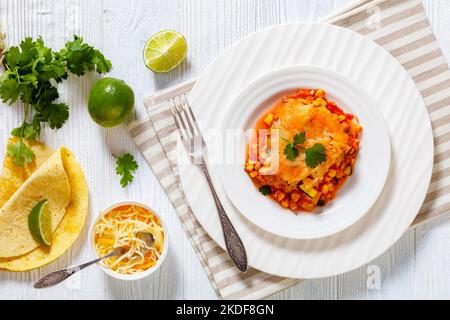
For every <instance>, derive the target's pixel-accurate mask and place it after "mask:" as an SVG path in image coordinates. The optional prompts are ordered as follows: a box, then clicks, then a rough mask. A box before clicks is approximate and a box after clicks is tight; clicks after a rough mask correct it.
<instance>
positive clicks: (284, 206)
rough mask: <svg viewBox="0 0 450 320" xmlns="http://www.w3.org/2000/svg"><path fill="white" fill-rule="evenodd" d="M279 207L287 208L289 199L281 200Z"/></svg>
mask: <svg viewBox="0 0 450 320" xmlns="http://www.w3.org/2000/svg"><path fill="white" fill-rule="evenodd" d="M281 206H282V207H283V208H288V207H289V199H287V198H286V199H283V201H281Z"/></svg>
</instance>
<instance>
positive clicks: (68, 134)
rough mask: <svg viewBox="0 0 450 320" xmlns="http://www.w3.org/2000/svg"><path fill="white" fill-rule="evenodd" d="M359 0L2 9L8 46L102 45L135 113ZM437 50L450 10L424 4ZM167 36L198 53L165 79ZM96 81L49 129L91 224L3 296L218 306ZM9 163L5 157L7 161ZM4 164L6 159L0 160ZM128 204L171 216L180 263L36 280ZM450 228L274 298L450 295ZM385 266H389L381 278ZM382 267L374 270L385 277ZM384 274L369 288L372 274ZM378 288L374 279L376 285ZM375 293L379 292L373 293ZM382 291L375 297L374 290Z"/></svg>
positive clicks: (3, 133)
mask: <svg viewBox="0 0 450 320" xmlns="http://www.w3.org/2000/svg"><path fill="white" fill-rule="evenodd" d="M350 1H351V0H320V1H316V0H315V1H313V0H184V1H181V0H160V1H157V0H150V1H148V0H141V1H132V0H129V1H123V0H115V1H112V0H102V1H99V0H96V1H94V0H92V1H83V0H73V1H72V0H65V1H59V0H39V1H30V0H0V22H1V23H2V25H3V31H4V32H6V33H7V41H8V43H9V44H17V43H19V41H20V40H21V39H23V38H24V37H25V36H28V35H30V36H33V37H37V36H38V35H42V36H43V38H44V41H45V42H46V44H48V45H49V46H51V47H53V48H55V49H59V48H60V47H62V46H63V45H64V42H65V41H66V40H68V39H69V38H70V37H71V36H72V34H78V35H81V36H83V37H84V38H85V40H86V41H87V42H88V43H90V44H93V45H95V46H96V47H98V48H100V49H101V51H102V52H103V53H104V54H105V55H106V56H107V57H108V58H109V59H110V60H111V61H112V63H113V67H114V69H113V71H112V72H111V73H110V75H111V76H113V77H117V78H121V79H123V80H125V81H126V82H128V83H129V84H130V85H131V86H132V87H133V89H134V92H135V94H136V113H137V115H141V114H143V112H144V110H143V106H142V103H141V101H142V96H143V95H145V94H148V93H151V92H153V91H156V90H159V89H163V88H167V87H169V86H171V85H173V84H176V83H179V82H181V81H183V80H187V79H189V78H192V77H194V76H197V75H199V74H200V73H201V72H202V70H203V69H204V68H205V67H206V66H207V65H208V63H210V62H211V60H212V59H213V58H214V57H215V56H217V55H218V54H219V53H220V52H221V51H222V50H223V49H224V48H226V47H227V46H229V45H230V44H232V43H233V42H235V41H237V40H238V39H239V38H241V37H242V36H245V35H247V34H249V33H252V32H254V31H256V30H259V29H262V28H265V27H268V26H271V25H275V24H280V23H285V22H296V21H315V20H317V19H319V18H320V17H323V16H325V15H327V14H329V13H331V12H333V11H334V10H336V9H337V8H339V7H341V6H342V5H345V4H347V3H349V2H350ZM424 5H425V8H426V10H427V13H428V16H429V18H430V20H431V23H432V26H433V28H434V30H435V32H436V35H437V38H438V41H439V43H440V45H441V47H442V49H443V51H444V54H445V55H446V57H447V60H450V14H449V13H450V1H448V0H424ZM162 29H175V30H178V31H180V32H182V33H183V34H184V35H185V36H186V38H187V41H188V44H189V53H188V58H187V60H186V62H185V63H184V64H183V65H182V67H180V68H178V69H176V70H175V71H173V72H171V73H169V74H164V75H155V74H153V73H151V72H150V71H148V70H147V69H146V68H145V66H144V64H143V61H142V49H143V47H144V44H145V41H146V40H147V39H148V37H149V36H150V35H152V34H153V33H155V32H157V31H159V30H162ZM95 80H96V76H95V75H93V74H91V75H89V76H88V77H84V78H82V79H76V78H71V79H70V81H66V82H67V83H66V84H64V85H62V86H61V89H60V92H61V93H62V97H61V98H62V100H64V101H66V102H67V103H68V104H69V105H70V110H71V115H70V118H69V121H68V123H67V124H66V125H65V126H64V127H63V129H61V130H59V131H57V132H51V131H50V130H49V129H46V130H45V132H44V133H43V135H42V139H43V140H44V141H45V142H46V143H48V144H49V145H51V146H54V147H58V146H60V145H66V146H68V147H69V148H70V149H71V150H72V151H73V152H74V153H75V155H76V156H77V157H78V159H79V161H80V162H81V164H82V166H83V168H84V170H85V174H86V177H87V180H88V184H89V188H90V216H89V219H88V223H87V226H86V228H85V230H84V232H83V234H82V235H81V236H80V238H79V239H78V240H77V242H76V244H75V245H74V246H73V248H72V249H71V250H70V252H69V253H66V254H65V255H63V256H62V257H61V258H60V259H58V260H57V261H56V262H54V263H52V264H50V265H49V266H46V267H44V268H40V269H39V270H35V271H32V272H26V273H17V274H14V273H9V272H0V300H1V299H208V298H211V299H213V298H215V294H214V292H213V290H212V289H211V287H210V284H209V282H208V280H207V278H206V276H205V273H204V271H203V270H202V268H201V266H200V263H199V261H198V259H197V257H196V256H195V253H194V251H193V249H192V248H191V246H190V244H189V243H188V241H187V238H186V236H185V234H184V233H183V230H182V228H181V226H180V223H179V222H178V219H177V217H176V215H175V212H174V210H173V208H172V207H171V205H170V203H169V201H168V199H167V198H166V196H165V194H164V193H163V191H162V189H161V187H160V186H159V184H158V181H157V180H156V179H155V177H154V176H153V173H152V172H151V170H150V168H149V167H148V166H147V165H146V163H145V162H144V159H143V158H142V157H141V156H140V154H139V153H138V151H137V150H136V148H135V146H134V143H133V141H132V140H131V138H130V137H129V135H128V134H127V132H126V130H125V128H124V127H123V126H120V127H118V128H114V129H109V130H106V129H103V128H100V127H98V126H97V125H95V124H94V123H93V122H92V121H91V119H90V118H89V115H88V113H87V108H86V100H87V95H88V92H89V89H90V87H91V86H92V84H93V83H94V82H95ZM0 119H1V122H0V141H1V144H2V145H3V144H4V143H5V141H6V139H7V137H8V132H9V131H10V130H11V129H12V128H13V127H15V126H16V125H17V124H18V123H19V121H20V120H21V119H22V112H21V108H19V106H18V105H15V106H14V107H7V106H6V105H4V104H2V105H1V106H0ZM126 151H130V152H132V153H134V154H135V155H136V157H137V160H138V161H139V164H140V169H139V171H138V176H137V178H136V181H135V182H134V183H133V184H132V185H131V186H130V187H128V188H127V189H125V190H123V189H122V188H121V187H120V185H119V181H118V178H117V176H116V175H115V174H114V159H113V158H112V156H111V153H122V152H126ZM0 157H1V156H0ZM0 160H2V159H0ZM124 199H133V200H138V201H143V202H145V203H148V204H149V205H150V206H152V207H153V208H154V209H155V210H157V211H158V212H159V213H161V215H162V216H163V217H164V218H165V220H166V222H167V225H168V229H169V230H168V232H169V235H170V250H169V251H170V254H169V256H168V257H167V260H166V262H165V264H164V266H163V267H162V268H161V270H160V271H159V272H158V273H157V274H155V275H154V276H153V277H152V278H150V279H146V280H143V281H139V282H134V283H126V282H120V281H118V280H114V279H111V278H109V277H107V276H106V275H105V274H103V272H102V271H101V270H100V269H99V268H97V267H95V266H94V267H92V268H90V269H88V270H85V271H84V272H83V273H81V275H80V276H74V277H73V279H72V280H71V281H68V282H67V283H64V284H62V285H60V286H58V287H54V288H52V289H47V290H34V289H33V288H32V283H33V281H35V280H36V279H38V278H39V277H40V276H41V275H43V274H44V273H46V272H48V271H50V270H54V269H56V268H61V267H64V266H66V265H68V264H72V263H73V264H74V263H80V262H83V261H85V260H88V259H90V258H92V256H93V255H92V252H91V250H90V247H89V244H88V241H87V235H88V230H89V227H90V226H91V225H92V223H93V221H94V219H95V217H96V216H97V214H98V211H99V210H100V209H101V208H104V207H105V206H107V205H108V204H110V203H112V202H116V201H119V200H124ZM449 242H450V222H449V216H448V215H446V216H444V217H442V218H439V219H437V220H435V221H433V222H431V223H428V224H426V225H423V226H420V227H418V228H417V229H415V230H410V231H408V232H406V234H405V235H404V236H403V237H402V238H401V240H400V241H398V242H397V244H395V245H394V246H393V248H391V249H390V250H389V251H388V252H386V253H385V254H383V255H382V256H381V257H379V258H378V259H376V260H375V261H373V262H372V263H371V264H370V265H369V266H370V267H369V266H364V267H361V268H359V269H358V270H356V271H353V272H350V273H347V274H344V275H341V276H337V277H332V278H327V279H320V280H311V281H305V282H303V283H301V284H299V285H297V286H295V287H292V288H290V289H288V290H285V291H284V292H281V293H279V294H276V295H275V296H274V298H282V299H366V298H370V299H382V298H385V299H386V298H387V299H397V298H406V299H410V298H426V299H430V298H447V299H449V298H450V249H449ZM378 268H379V269H378ZM374 270H375V271H374ZM377 270H379V271H380V277H381V278H380V279H381V282H380V283H379V288H377V287H378V286H377V282H375V283H372V285H371V286H369V287H370V288H371V289H369V288H368V286H367V282H368V279H369V280H370V279H371V278H370V276H369V275H370V274H372V272H375V275H376V274H377ZM369 282H370V281H369ZM373 284H375V285H373ZM374 287H375V288H374Z"/></svg>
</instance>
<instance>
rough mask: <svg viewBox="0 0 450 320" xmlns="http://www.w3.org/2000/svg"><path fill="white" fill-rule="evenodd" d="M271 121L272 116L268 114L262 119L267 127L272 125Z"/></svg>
mask: <svg viewBox="0 0 450 320" xmlns="http://www.w3.org/2000/svg"><path fill="white" fill-rule="evenodd" d="M272 121H273V114H271V113H269V114H268V115H267V116H266V117H265V118H264V122H265V123H266V124H267V125H268V126H271V125H272Z"/></svg>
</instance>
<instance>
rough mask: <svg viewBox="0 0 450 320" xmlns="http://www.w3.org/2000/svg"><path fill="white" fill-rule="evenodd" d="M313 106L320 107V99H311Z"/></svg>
mask: <svg viewBox="0 0 450 320" xmlns="http://www.w3.org/2000/svg"><path fill="white" fill-rule="evenodd" d="M313 106H314V107H320V101H318V100H317V99H316V100H314V101H313Z"/></svg>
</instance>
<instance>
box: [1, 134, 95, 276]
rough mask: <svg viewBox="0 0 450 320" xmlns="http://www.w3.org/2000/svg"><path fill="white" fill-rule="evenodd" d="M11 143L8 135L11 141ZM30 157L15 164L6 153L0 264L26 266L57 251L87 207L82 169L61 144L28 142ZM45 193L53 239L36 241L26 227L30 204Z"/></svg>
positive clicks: (76, 228) (66, 244)
mask: <svg viewBox="0 0 450 320" xmlns="http://www.w3.org/2000/svg"><path fill="white" fill-rule="evenodd" d="M10 143H11V141H10ZM28 144H29V145H30V147H31V149H32V150H33V151H34V153H35V159H34V161H33V162H32V163H30V164H27V165H26V166H24V167H17V166H15V165H14V164H13V163H12V160H11V158H10V157H5V161H4V164H3V169H2V174H1V176H0V269H2V268H3V269H8V270H11V271H25V270H30V269H34V268H37V267H40V266H42V265H45V264H47V263H49V262H51V261H53V260H55V259H56V258H58V257H59V256H60V255H62V254H63V253H64V252H65V251H66V250H67V249H68V248H69V247H70V246H71V245H72V244H73V242H74V241H75V240H76V238H77V236H78V234H79V233H80V232H81V230H82V228H83V225H84V221H85V220H86V214H87V210H88V189H87V184H86V181H85V179H84V175H83V171H82V169H81V167H80V165H79V164H78V163H77V162H76V160H75V157H74V156H73V154H72V153H71V152H70V151H69V150H67V149H66V148H60V149H58V150H57V151H53V150H51V149H50V148H48V147H46V146H45V145H43V144H41V143H37V142H34V143H28ZM42 199H47V200H48V204H49V209H50V213H51V226H52V244H51V246H49V247H45V246H42V245H40V244H39V243H38V242H37V241H36V240H35V239H34V238H33V236H32V235H31V233H30V231H29V229H28V215H29V213H30V210H31V209H32V208H33V207H34V205H35V204H36V203H37V202H39V201H40V200H42Z"/></svg>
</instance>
